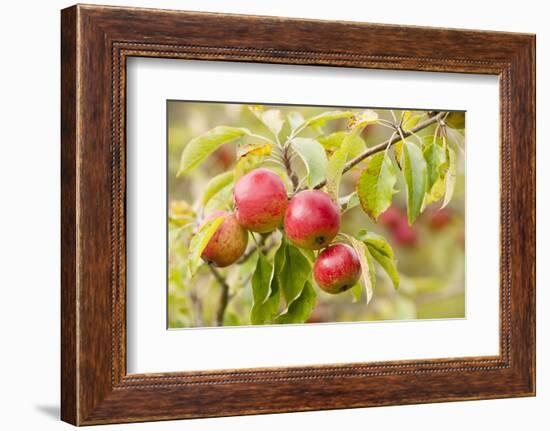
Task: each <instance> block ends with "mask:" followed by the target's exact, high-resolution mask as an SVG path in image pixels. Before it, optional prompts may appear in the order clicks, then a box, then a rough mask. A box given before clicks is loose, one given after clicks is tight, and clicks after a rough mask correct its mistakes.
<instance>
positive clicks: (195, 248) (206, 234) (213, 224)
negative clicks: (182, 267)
mask: <svg viewBox="0 0 550 431" xmlns="http://www.w3.org/2000/svg"><path fill="white" fill-rule="evenodd" d="M224 219H225V216H219V217H216V218H214V219H211V220H209V221H207V222H206V223H204V224H203V225H202V226H201V227H200V228H199V230H198V232H197V233H196V234H195V235H194V236H193V238H191V242H190V244H189V270H190V272H191V275H194V274H195V273H196V272H197V269H198V268H199V266H200V263H201V254H202V252H203V251H204V249H205V247H206V246H207V245H208V241H210V238H212V235H214V234H215V233H216V230H218V227H220V225H221V224H222V223H223V221H224Z"/></svg>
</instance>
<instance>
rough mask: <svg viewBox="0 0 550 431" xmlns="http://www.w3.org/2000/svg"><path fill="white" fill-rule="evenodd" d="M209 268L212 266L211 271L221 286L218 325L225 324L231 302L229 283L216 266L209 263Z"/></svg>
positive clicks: (217, 312) (217, 314) (217, 316)
mask: <svg viewBox="0 0 550 431" xmlns="http://www.w3.org/2000/svg"><path fill="white" fill-rule="evenodd" d="M208 268H210V272H211V273H212V275H213V276H214V278H215V279H216V281H217V282H218V283H219V285H220V287H221V292H220V302H219V303H218V310H217V311H216V325H217V326H223V318H224V316H225V309H226V308H227V303H228V302H229V285H228V284H227V282H226V281H225V278H223V276H222V275H221V274H220V273H219V271H218V270H217V269H216V268H215V267H213V266H212V265H208Z"/></svg>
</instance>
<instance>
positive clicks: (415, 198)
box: [403, 141, 428, 225]
mask: <svg viewBox="0 0 550 431" xmlns="http://www.w3.org/2000/svg"><path fill="white" fill-rule="evenodd" d="M403 175H404V177H405V184H406V186H407V218H408V221H409V225H412V224H413V223H414V221H415V220H416V218H417V217H418V215H419V214H420V211H421V209H422V204H423V202H424V195H425V194H426V189H427V185H428V172H427V165H426V160H424V155H423V154H422V150H421V149H420V148H419V147H418V146H417V145H415V144H413V143H412V142H410V141H405V142H404V143H403Z"/></svg>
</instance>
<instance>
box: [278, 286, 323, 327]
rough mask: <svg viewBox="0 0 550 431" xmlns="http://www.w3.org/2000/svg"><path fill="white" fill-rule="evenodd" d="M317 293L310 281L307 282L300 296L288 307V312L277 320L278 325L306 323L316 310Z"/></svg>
mask: <svg viewBox="0 0 550 431" xmlns="http://www.w3.org/2000/svg"><path fill="white" fill-rule="evenodd" d="M316 298H317V293H316V292H315V289H314V288H313V286H312V285H311V283H310V282H309V281H306V283H305V285H304V288H303V289H302V292H301V293H300V296H298V298H296V299H295V300H294V301H293V302H292V303H291V304H290V306H289V307H288V310H287V311H286V312H285V313H283V314H281V315H280V316H278V317H277V318H276V319H275V322H276V323H304V322H305V321H306V320H307V319H308V317H309V316H310V314H311V312H312V311H313V309H314V308H315V301H316Z"/></svg>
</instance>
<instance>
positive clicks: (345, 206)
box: [338, 192, 360, 212]
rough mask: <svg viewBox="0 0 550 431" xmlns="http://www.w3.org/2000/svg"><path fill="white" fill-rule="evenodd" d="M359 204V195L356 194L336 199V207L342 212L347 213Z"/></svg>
mask: <svg viewBox="0 0 550 431" xmlns="http://www.w3.org/2000/svg"><path fill="white" fill-rule="evenodd" d="M359 204H360V201H359V195H358V194H357V192H353V193H350V194H349V195H346V196H342V197H341V198H338V205H340V207H341V208H342V212H344V211H349V210H350V209H353V208H355V207H356V206H358V205H359Z"/></svg>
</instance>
